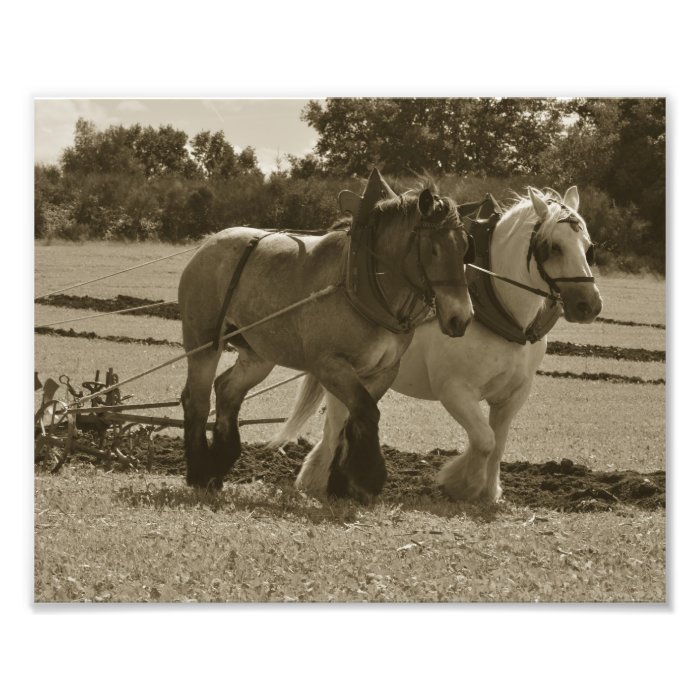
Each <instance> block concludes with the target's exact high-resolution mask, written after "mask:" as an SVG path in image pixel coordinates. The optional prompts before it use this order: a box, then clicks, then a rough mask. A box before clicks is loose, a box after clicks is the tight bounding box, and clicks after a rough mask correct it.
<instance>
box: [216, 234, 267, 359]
mask: <svg viewBox="0 0 700 700" xmlns="http://www.w3.org/2000/svg"><path fill="white" fill-rule="evenodd" d="M275 233H276V232H275V231H270V232H269V233H265V234H264V235H262V236H255V237H254V238H251V239H250V240H249V241H248V245H247V246H246V247H245V249H244V250H243V253H242V255H241V257H240V258H239V259H238V264H237V265H236V267H235V269H234V271H233V275H231V281H230V282H229V284H228V289H227V290H226V296H225V297H224V303H223V304H222V305H221V310H220V311H219V318H218V319H217V321H216V330H215V331H214V338H213V341H214V344H215V346H216V348H217V349H221V333H222V330H223V327H224V321H225V320H226V312H227V311H228V307H229V305H230V304H231V299H232V298H233V293H234V292H235V291H236V287H237V286H238V282H239V281H240V279H241V275H242V274H243V270H244V269H245V266H246V263H247V262H248V258H249V257H250V256H251V254H252V253H253V251H254V250H255V249H256V248H257V247H258V243H260V241H262V239H263V238H267V237H268V236H274V235H275Z"/></svg>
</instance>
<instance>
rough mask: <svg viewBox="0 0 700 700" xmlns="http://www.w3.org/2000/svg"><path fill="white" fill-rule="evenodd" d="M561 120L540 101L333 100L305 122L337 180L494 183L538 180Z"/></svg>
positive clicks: (555, 107) (316, 106)
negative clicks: (477, 178)
mask: <svg viewBox="0 0 700 700" xmlns="http://www.w3.org/2000/svg"><path fill="white" fill-rule="evenodd" d="M563 114H564V109H563V108H562V106H561V105H560V104H559V103H557V102H556V101H554V100H541V99H540V100H538V99H496V98H485V99H469V100H467V99H451V98H448V99H409V98H396V99H331V100H328V101H327V102H326V103H325V104H321V103H320V102H317V101H311V102H309V104H308V105H307V106H306V107H305V109H304V110H303V112H302V119H303V120H304V121H306V122H307V123H308V124H309V125H310V126H312V127H313V128H314V129H316V131H318V133H319V139H318V142H317V144H316V147H315V151H316V154H317V155H318V156H319V158H320V159H321V161H322V162H323V164H324V166H325V167H326V168H327V169H328V170H330V171H332V172H337V173H342V174H346V175H363V176H364V175H366V173H367V170H368V168H369V167H370V166H371V165H379V166H381V167H382V168H383V169H384V170H385V171H386V172H388V173H392V174H404V173H407V172H423V171H429V172H433V173H435V174H442V173H458V174H475V175H482V176H488V175H504V174H506V173H508V174H512V173H518V172H533V171H534V170H535V169H536V166H537V165H538V163H539V156H540V154H541V152H542V151H543V150H545V149H547V148H549V147H550V146H551V145H552V144H553V143H554V142H555V141H556V139H557V137H558V135H559V133H560V132H561V130H562V117H563Z"/></svg>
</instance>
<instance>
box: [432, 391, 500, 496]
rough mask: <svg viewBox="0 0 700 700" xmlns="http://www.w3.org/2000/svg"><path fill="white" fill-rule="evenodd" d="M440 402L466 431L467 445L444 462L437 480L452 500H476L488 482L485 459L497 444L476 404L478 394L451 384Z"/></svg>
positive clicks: (477, 402) (482, 493) (477, 403)
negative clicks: (463, 449)
mask: <svg viewBox="0 0 700 700" xmlns="http://www.w3.org/2000/svg"><path fill="white" fill-rule="evenodd" d="M440 401H441V402H442V405H443V406H444V407H445V408H446V409H447V411H448V412H449V414H450V415H451V416H452V417H453V418H454V419H455V420H456V421H457V422H458V423H459V424H460V425H461V426H462V427H463V428H464V429H465V430H466V432H467V435H468V436H469V447H468V448H467V451H466V452H465V453H464V454H461V455H458V456H457V457H454V458H453V459H451V460H450V461H449V462H447V463H446V464H445V465H444V466H443V467H442V469H441V470H440V473H439V474H438V477H437V481H438V483H439V484H440V485H441V486H442V487H443V489H444V490H445V493H446V494H447V495H448V496H449V497H450V498H454V499H455V500H469V501H473V500H477V499H478V498H481V497H482V496H483V495H484V491H485V488H486V483H487V473H486V461H487V459H488V457H489V455H490V454H491V452H492V451H493V448H494V446H495V444H496V441H495V438H494V434H493V430H491V428H490V427H489V424H488V422H487V421H486V418H485V417H484V414H483V413H482V411H481V407H480V406H479V400H478V398H477V397H475V396H472V395H470V393H469V391H468V390H467V389H466V388H465V387H463V386H460V385H458V384H457V385H453V386H451V387H450V388H449V389H447V390H446V391H445V392H444V393H443V395H441V396H440Z"/></svg>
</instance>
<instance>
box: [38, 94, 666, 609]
mask: <svg viewBox="0 0 700 700" xmlns="http://www.w3.org/2000/svg"><path fill="white" fill-rule="evenodd" d="M533 95H534V96H529V97H525V96H522V95H519V96H512V97H508V96H498V97H496V96H490V97H466V96H465V97H409V96H405V95H404V96H400V97H380V96H368V97H324V98H321V97H314V98H303V97H302V98H300V97H277V98H271V97H260V98H246V99H243V98H235V99H234V98H207V99H205V98H201V97H190V98H185V97H179V98H173V97H167V98H166V97H157V96H155V95H154V96H153V97H148V96H135V97H110V98H105V97H99V96H97V95H96V96H94V97H89V96H88V97H86V96H84V95H82V96H79V97H71V96H69V94H67V95H66V96H56V95H52V96H39V95H36V96H35V97H34V98H33V100H32V108H33V119H34V161H33V169H34V178H33V187H34V191H33V207H34V208H33V225H34V243H33V253H34V299H33V303H34V317H33V335H34V341H33V342H34V406H33V410H34V433H33V435H34V444H33V450H34V475H33V491H34V493H33V499H34V516H33V517H34V521H33V528H34V533H33V534H34V551H33V601H34V603H35V604H40V605H39V606H38V607H42V606H43V607H51V606H45V605H44V604H49V603H51V604H55V603H61V604H66V603H70V604H71V605H70V606H68V607H71V608H75V607H80V606H79V605H78V604H84V603H101V604H110V605H108V606H104V605H103V606H91V607H92V608H93V609H94V608H95V607H111V608H114V607H119V606H114V605H113V604H123V603H147V604H149V606H148V607H150V606H151V605H153V606H162V604H167V603H192V604H194V603H323V604H326V605H325V606H324V608H325V607H328V604H330V607H337V606H336V604H338V603H360V602H362V603H392V604H393V603H461V604H476V603H485V602H486V603H524V604H532V603H551V604H558V603H634V604H642V603H647V604H648V603H652V604H659V603H666V602H667V601H668V591H667V546H666V536H667V525H666V505H667V494H666V468H667V464H666V461H667V456H666V455H667V429H666V321H667V319H666V302H667V295H666V272H667V260H666V256H667V233H666V229H667V179H666V171H667V100H666V98H665V97H664V96H661V93H659V95H660V96H644V97H630V96H621V97H615V96H608V97H597V96H594V95H593V96H588V97H584V96H578V97H568V96H566V95H564V94H560V95H557V94H554V95H549V96H536V95H535V93H534V92H533ZM639 607H642V608H644V607H645V606H639ZM647 607H648V606H647ZM657 607H658V606H657Z"/></svg>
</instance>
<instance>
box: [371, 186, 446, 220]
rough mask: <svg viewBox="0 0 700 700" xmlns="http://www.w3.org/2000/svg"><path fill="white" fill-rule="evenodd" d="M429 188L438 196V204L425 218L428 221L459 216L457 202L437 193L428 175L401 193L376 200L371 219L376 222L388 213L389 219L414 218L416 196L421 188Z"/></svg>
mask: <svg viewBox="0 0 700 700" xmlns="http://www.w3.org/2000/svg"><path fill="white" fill-rule="evenodd" d="M425 189H427V190H429V191H430V193H431V194H432V195H433V196H435V197H439V199H440V206H438V207H436V208H435V211H434V212H433V213H432V214H431V215H430V216H429V217H428V218H427V220H428V221H430V222H438V221H442V220H444V219H446V218H447V217H448V216H453V217H457V218H458V217H459V215H458V213H457V203H456V202H455V201H454V200H453V199H451V198H450V197H442V196H440V195H439V194H438V190H437V187H436V185H435V183H434V182H433V180H432V179H431V178H429V177H422V178H420V179H419V180H418V182H417V183H416V185H415V186H414V187H412V188H411V189H409V190H406V191H405V192H404V193H403V194H400V195H398V196H396V197H387V198H386V199H382V200H380V201H379V202H377V204H376V206H375V207H374V209H373V211H372V221H373V222H376V221H377V218H378V217H380V216H381V217H385V216H387V215H388V218H389V221H390V222H392V221H393V219H394V218H401V219H406V218H409V219H410V218H416V216H417V214H416V211H417V207H416V203H417V201H418V197H419V196H420V194H421V192H422V191H423V190H425Z"/></svg>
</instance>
